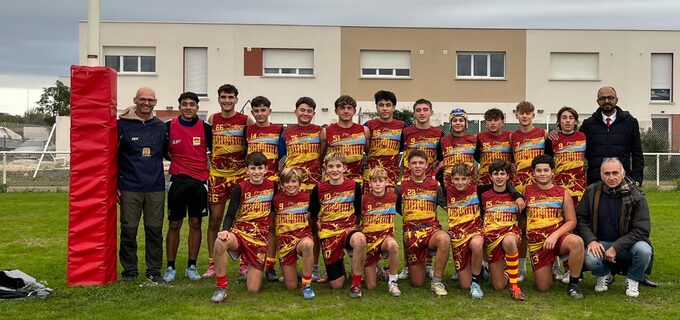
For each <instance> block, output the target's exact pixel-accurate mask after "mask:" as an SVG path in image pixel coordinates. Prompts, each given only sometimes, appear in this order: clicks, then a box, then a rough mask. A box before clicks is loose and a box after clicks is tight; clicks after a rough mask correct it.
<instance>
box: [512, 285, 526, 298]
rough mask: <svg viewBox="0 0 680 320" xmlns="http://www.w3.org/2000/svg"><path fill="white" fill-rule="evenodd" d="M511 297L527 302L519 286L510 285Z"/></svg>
mask: <svg viewBox="0 0 680 320" xmlns="http://www.w3.org/2000/svg"><path fill="white" fill-rule="evenodd" d="M510 296H511V297H512V298H513V299H515V300H518V301H524V300H526V297H525V296H524V293H522V289H520V288H519V286H518V285H517V284H510Z"/></svg>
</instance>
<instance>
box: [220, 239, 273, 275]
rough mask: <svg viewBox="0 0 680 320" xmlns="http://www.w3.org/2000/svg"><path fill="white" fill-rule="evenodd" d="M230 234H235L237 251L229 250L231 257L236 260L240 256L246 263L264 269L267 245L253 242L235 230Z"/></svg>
mask: <svg viewBox="0 0 680 320" xmlns="http://www.w3.org/2000/svg"><path fill="white" fill-rule="evenodd" d="M231 234H233V235H234V236H236V241H238V251H229V255H230V256H231V258H232V259H233V260H234V261H236V260H237V259H238V258H239V256H240V257H241V260H243V263H245V264H246V265H248V266H253V267H254V268H255V269H257V270H260V271H264V262H265V260H266V259H267V246H266V245H265V246H260V245H257V244H254V243H252V242H250V241H248V240H246V239H245V238H243V237H242V236H241V235H240V234H238V233H236V232H232V233H231Z"/></svg>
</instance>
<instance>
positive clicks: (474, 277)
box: [472, 273, 479, 284]
mask: <svg viewBox="0 0 680 320" xmlns="http://www.w3.org/2000/svg"><path fill="white" fill-rule="evenodd" d="M472 282H474V283H476V284H479V275H478V274H474V273H473V274H472Z"/></svg>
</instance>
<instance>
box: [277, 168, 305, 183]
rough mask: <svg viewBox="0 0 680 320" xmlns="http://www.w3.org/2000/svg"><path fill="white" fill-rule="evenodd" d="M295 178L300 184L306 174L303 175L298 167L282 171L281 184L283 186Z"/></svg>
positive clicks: (280, 175)
mask: <svg viewBox="0 0 680 320" xmlns="http://www.w3.org/2000/svg"><path fill="white" fill-rule="evenodd" d="M294 178H296V179H298V181H300V182H302V181H303V180H304V174H303V173H302V170H300V169H299V168H298V167H289V168H284V169H283V170H281V174H279V182H280V183H281V185H283V184H284V183H286V182H288V181H290V180H293V179H294Z"/></svg>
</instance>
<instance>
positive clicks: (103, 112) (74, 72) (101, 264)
mask: <svg viewBox="0 0 680 320" xmlns="http://www.w3.org/2000/svg"><path fill="white" fill-rule="evenodd" d="M117 136H118V129H117V126H116V71H115V70H113V69H111V68H106V67H86V66H75V65H74V66H71V173H70V179H69V181H70V182H69V219H68V261H67V271H66V283H67V284H68V285H103V284H106V283H110V282H114V281H116V276H117V266H118V261H117V258H116V252H117V251H116V248H117V246H116V231H117V224H116V223H117V212H116V183H117V182H116V176H117V170H118V168H117V162H116V153H117V148H118V140H117V139H118V137H117Z"/></svg>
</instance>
